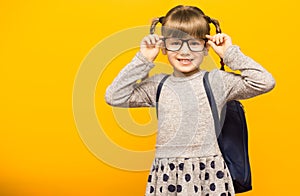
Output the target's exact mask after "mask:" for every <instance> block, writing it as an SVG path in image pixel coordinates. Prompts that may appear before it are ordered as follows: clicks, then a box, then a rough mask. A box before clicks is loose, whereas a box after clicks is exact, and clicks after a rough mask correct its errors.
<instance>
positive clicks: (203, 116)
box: [106, 5, 275, 196]
mask: <svg viewBox="0 0 300 196" xmlns="http://www.w3.org/2000/svg"><path fill="white" fill-rule="evenodd" d="M158 22H160V23H161V24H162V36H161V37H160V36H158V35H156V34H150V35H148V36H146V37H145V38H143V40H142V42H141V46H140V51H139V52H138V53H137V54H136V56H135V57H134V58H133V60H132V61H131V62H130V63H129V64H128V65H127V66H126V67H125V68H124V69H123V70H122V71H121V72H120V73H119V75H118V76H117V77H116V78H115V80H114V81H113V83H112V84H111V85H110V86H109V87H108V88H107V91H106V102H107V103H108V104H110V105H112V106H119V107H154V106H155V105H156V92H157V86H158V83H159V82H160V81H161V80H162V78H163V77H164V76H165V74H158V75H154V76H152V77H150V78H146V77H147V75H148V73H149V71H150V70H151V68H153V67H154V64H153V61H154V60H155V58H156V57H157V55H158V53H159V51H160V49H162V53H163V54H165V55H167V57H168V60H169V62H170V64H171V65H172V67H173V69H174V72H173V74H172V75H171V76H170V77H169V78H168V79H167V80H166V81H165V84H164V86H163V89H162V91H161V94H160V101H159V111H158V119H159V121H158V134H157V141H156V154H155V159H154V162H153V166H152V169H151V171H150V174H149V178H148V184H147V189H146V193H145V194H146V195H178V196H179V195H182V196H190V195H203V196H213V195H214V196H226V195H234V188H233V184H232V180H231V176H230V173H229V170H228V168H227V166H226V163H225V162H224V160H223V157H222V154H221V152H220V149H219V147H218V143H217V138H216V135H215V128H214V121H213V117H212V113H211V109H210V106H209V102H208V99H207V96H206V93H205V90H204V86H203V76H204V73H205V71H204V70H201V69H200V64H201V63H202V61H203V58H204V56H205V55H207V51H208V49H209V48H210V47H211V48H212V49H213V50H214V51H215V52H216V54H217V55H219V57H220V58H222V59H223V60H224V63H225V64H226V65H227V66H229V67H230V68H231V69H232V70H239V71H240V74H234V73H229V72H224V71H221V70H217V69H216V70H213V71H211V72H210V73H209V81H210V84H211V88H212V91H213V94H214V97H215V99H216V100H215V101H216V104H217V107H218V110H219V114H220V111H221V109H222V108H223V106H224V105H225V103H226V102H228V101H230V100H235V99H246V98H251V97H254V96H257V95H259V94H263V93H266V92H268V91H270V90H271V89H272V88H273V87H274V84H275V82H274V79H273V77H272V75H271V74H270V73H268V72H267V71H266V70H265V69H264V68H263V67H262V66H260V65H259V64H258V63H256V62H255V61H254V60H252V59H251V58H249V57H247V56H245V55H244V54H243V53H242V52H241V51H240V49H239V47H238V46H236V45H232V43H231V38H230V37H229V36H228V35H226V34H223V33H218V34H216V35H214V36H210V35H209V34H210V26H209V24H210V23H213V24H214V25H215V27H216V29H217V32H220V31H221V30H220V27H219V23H218V21H217V20H215V19H212V18H210V17H208V16H206V15H205V14H204V13H203V12H202V11H201V10H200V9H199V8H197V7H193V6H181V5H180V6H176V7H174V8H173V9H171V10H170V11H169V12H168V13H167V15H166V16H165V17H161V18H159V19H155V20H153V22H152V25H151V31H152V32H153V31H154V28H155V25H156V24H157V23H158ZM145 78H146V79H145ZM140 79H142V82H140V83H137V81H138V80H140Z"/></svg>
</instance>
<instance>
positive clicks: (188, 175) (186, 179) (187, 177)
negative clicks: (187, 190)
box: [185, 174, 191, 182]
mask: <svg viewBox="0 0 300 196" xmlns="http://www.w3.org/2000/svg"><path fill="white" fill-rule="evenodd" d="M190 180H191V175H190V174H185V181H187V182H189V181H190Z"/></svg>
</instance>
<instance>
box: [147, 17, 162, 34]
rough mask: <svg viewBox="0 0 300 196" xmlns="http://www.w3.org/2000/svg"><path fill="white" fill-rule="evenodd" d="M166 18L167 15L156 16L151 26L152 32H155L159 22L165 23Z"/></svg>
mask: <svg viewBox="0 0 300 196" xmlns="http://www.w3.org/2000/svg"><path fill="white" fill-rule="evenodd" d="M164 19H165V17H164V16H162V17H159V18H154V19H153V20H152V23H151V26H150V34H154V32H155V27H156V25H157V23H161V24H163V20H164Z"/></svg>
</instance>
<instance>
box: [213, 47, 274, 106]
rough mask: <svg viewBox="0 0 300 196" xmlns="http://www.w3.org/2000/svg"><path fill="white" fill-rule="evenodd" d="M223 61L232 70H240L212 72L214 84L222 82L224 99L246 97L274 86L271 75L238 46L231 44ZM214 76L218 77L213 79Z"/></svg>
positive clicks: (258, 93) (265, 91) (266, 90)
mask: <svg viewBox="0 0 300 196" xmlns="http://www.w3.org/2000/svg"><path fill="white" fill-rule="evenodd" d="M224 63H225V64H226V65H227V66H229V67H230V68H231V69H232V70H234V71H235V70H239V71H240V74H235V73H231V72H224V71H220V70H215V71H213V72H212V74H211V76H210V81H212V83H215V84H214V86H217V85H218V86H220V84H216V83H219V82H222V83H223V93H224V94H223V95H222V96H223V98H225V101H230V100H239V99H248V98H251V97H254V96H257V95H260V94H263V93H267V92H268V91H270V90H272V89H273V88H274V86H275V80H274V78H273V76H272V75H271V74H270V73H269V72H268V71H267V70H266V69H264V68H263V67H262V66H261V65H260V64H258V63H257V62H255V61H254V60H253V59H251V58H250V57H248V56H246V55H244V54H243V53H242V52H241V51H240V49H239V47H238V46H235V45H233V46H230V47H229V48H228V49H227V50H226V52H225V56H224ZM216 78H218V79H217V80H215V79H216ZM216 81H217V82H216ZM218 90H220V89H218ZM216 93H217V92H216Z"/></svg>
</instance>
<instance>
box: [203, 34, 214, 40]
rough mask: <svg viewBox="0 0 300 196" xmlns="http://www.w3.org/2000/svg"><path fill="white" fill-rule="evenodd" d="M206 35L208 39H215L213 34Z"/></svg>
mask: <svg viewBox="0 0 300 196" xmlns="http://www.w3.org/2000/svg"><path fill="white" fill-rule="evenodd" d="M205 37H206V38H207V39H208V40H211V41H213V39H214V37H213V36H211V35H205Z"/></svg>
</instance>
